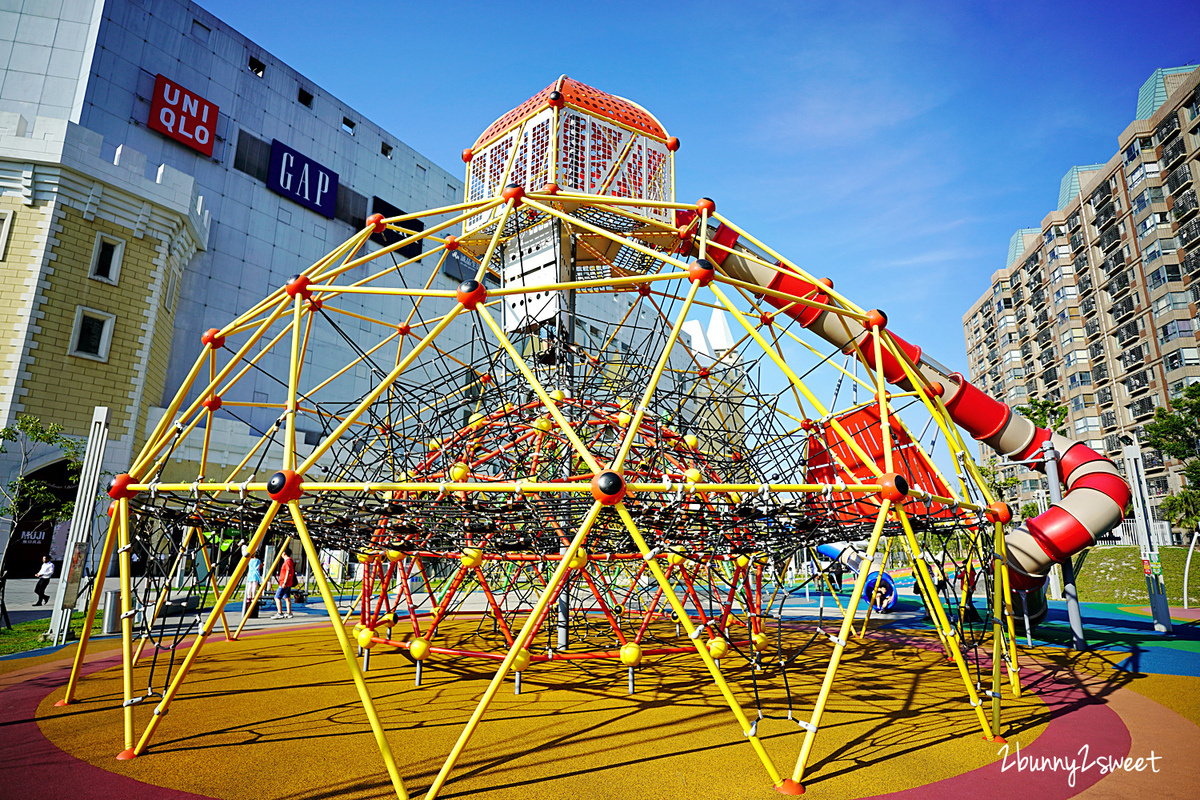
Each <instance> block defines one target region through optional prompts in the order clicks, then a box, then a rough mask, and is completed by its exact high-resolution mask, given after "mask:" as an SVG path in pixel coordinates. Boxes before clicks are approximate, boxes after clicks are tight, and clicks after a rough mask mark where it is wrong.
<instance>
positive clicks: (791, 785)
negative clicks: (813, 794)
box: [775, 778, 804, 795]
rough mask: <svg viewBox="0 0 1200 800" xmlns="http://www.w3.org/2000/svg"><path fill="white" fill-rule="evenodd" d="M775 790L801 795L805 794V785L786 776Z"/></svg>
mask: <svg viewBox="0 0 1200 800" xmlns="http://www.w3.org/2000/svg"><path fill="white" fill-rule="evenodd" d="M775 791H776V792H777V793H779V794H789V795H799V794H804V787H803V786H801V785H800V784H799V783H797V782H796V781H794V780H792V779H791V778H784V779H783V781H781V782H780V784H779V785H778V786H776V787H775Z"/></svg>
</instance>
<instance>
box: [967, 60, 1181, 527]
mask: <svg viewBox="0 0 1200 800" xmlns="http://www.w3.org/2000/svg"><path fill="white" fill-rule="evenodd" d="M1198 158H1200V68H1197V67H1196V66H1186V67H1174V68H1168V69H1158V70H1155V72H1154V74H1153V75H1151V76H1150V78H1149V79H1148V80H1147V81H1146V83H1145V84H1143V86H1142V87H1141V90H1140V91H1139V93H1138V102H1137V112H1136V118H1135V119H1134V120H1133V121H1132V122H1130V123H1129V125H1128V126H1127V127H1126V128H1125V130H1124V131H1123V132H1122V133H1121V134H1120V135H1119V136H1118V137H1117V149H1116V152H1115V153H1114V154H1113V156H1112V157H1111V158H1110V159H1109V160H1108V161H1107V162H1106V163H1104V164H1091V165H1088V166H1078V167H1072V168H1071V170H1070V171H1068V173H1067V174H1066V175H1065V176H1064V178H1063V181H1062V184H1061V186H1060V190H1059V198H1058V207H1057V208H1056V209H1055V210H1054V211H1051V212H1050V213H1049V214H1047V215H1046V217H1045V218H1044V219H1043V220H1042V222H1041V225H1040V227H1037V228H1023V229H1021V230H1019V231H1017V232H1016V233H1015V234H1013V237H1012V240H1011V242H1010V245H1009V253H1008V260H1007V263H1006V264H1005V266H1004V268H1003V269H1000V270H997V271H996V272H995V273H993V274H992V279H991V285H990V286H989V287H988V288H987V290H985V291H984V293H983V294H982V295H981V296H980V298H979V299H978V300H977V301H976V302H975V303H974V304H972V306H971V308H970V309H969V310H968V311H967V313H966V314H964V315H963V318H962V319H963V335H964V337H965V339H966V347H967V362H968V367H969V371H970V379H971V380H972V381H973V382H974V383H976V384H977V385H978V386H980V387H981V388H982V389H984V390H985V391H987V392H988V393H989V394H991V395H992V396H994V397H996V398H998V399H1001V400H1004V401H1005V402H1006V403H1008V404H1009V405H1011V406H1017V405H1021V404H1024V403H1028V402H1029V400H1030V399H1031V398H1040V399H1045V400H1052V401H1055V402H1058V403H1061V404H1063V405H1065V407H1066V408H1067V412H1068V415H1067V420H1066V423H1065V431H1066V433H1068V434H1069V435H1071V436H1073V437H1075V438H1076V439H1078V440H1081V441H1084V442H1086V443H1088V444H1089V446H1091V447H1092V448H1093V449H1095V450H1096V451H1097V452H1101V453H1104V454H1106V455H1108V456H1109V457H1110V458H1113V459H1114V460H1115V461H1117V463H1118V466H1119V467H1121V468H1122V469H1123V465H1122V464H1121V461H1120V458H1119V457H1120V452H1121V447H1122V443H1121V436H1122V435H1123V434H1130V433H1132V434H1138V433H1140V432H1141V430H1142V427H1143V426H1144V425H1145V424H1146V422H1147V421H1149V420H1151V419H1153V418H1154V411H1155V409H1156V408H1159V407H1170V404H1171V399H1172V397H1174V396H1176V395H1177V394H1178V393H1179V392H1181V391H1182V390H1183V387H1185V386H1186V385H1188V384H1189V383H1194V382H1196V381H1200V345H1198V343H1197V337H1198V336H1200V323H1198V321H1197V310H1198V308H1200V215H1198V214H1197V195H1196V180H1197V177H1198V176H1200V163H1198ZM985 455H986V454H985ZM1143 459H1144V461H1145V466H1146V475H1147V485H1148V488H1149V493H1150V495H1151V504H1152V507H1153V508H1155V509H1157V503H1158V502H1159V501H1161V499H1162V498H1163V497H1165V496H1166V495H1167V494H1169V493H1170V492H1172V491H1175V490H1176V489H1178V488H1179V487H1180V477H1179V471H1178V466H1179V465H1178V464H1177V463H1174V462H1173V461H1172V460H1170V459H1165V458H1164V457H1163V455H1162V454H1161V453H1159V452H1157V451H1155V450H1152V449H1150V448H1143ZM1020 479H1021V484H1020V492H1019V496H1018V498H1017V501H1018V502H1019V503H1021V504H1025V503H1028V502H1038V503H1039V504H1044V503H1045V500H1046V498H1045V491H1044V488H1043V486H1042V482H1041V480H1040V478H1039V476H1037V475H1036V473H1031V472H1027V471H1023V472H1021V474H1020Z"/></svg>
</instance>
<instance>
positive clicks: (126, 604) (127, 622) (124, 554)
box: [117, 497, 133, 752]
mask: <svg viewBox="0 0 1200 800" xmlns="http://www.w3.org/2000/svg"><path fill="white" fill-rule="evenodd" d="M117 516H118V517H119V518H120V522H119V523H118V530H119V531H120V534H119V535H120V541H121V548H120V549H119V550H118V551H117V553H118V556H119V560H120V564H121V661H122V664H123V666H122V670H121V688H122V694H123V695H124V697H125V702H124V704H123V708H122V711H123V712H124V713H123V716H124V718H125V720H124V722H125V726H124V730H125V751H124V752H129V748H131V747H133V584H132V578H133V559H132V558H131V553H130V550H132V544H131V539H132V537H131V536H130V534H129V498H127V497H123V498H121V499H120V500H119V501H117Z"/></svg>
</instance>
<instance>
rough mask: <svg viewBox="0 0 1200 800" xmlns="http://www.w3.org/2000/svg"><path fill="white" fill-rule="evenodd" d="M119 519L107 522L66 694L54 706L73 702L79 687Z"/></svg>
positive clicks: (116, 517) (111, 519) (111, 518)
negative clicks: (106, 533) (80, 674)
mask: <svg viewBox="0 0 1200 800" xmlns="http://www.w3.org/2000/svg"><path fill="white" fill-rule="evenodd" d="M118 519H119V517H118V516H117V515H116V514H113V515H112V516H111V517H110V518H109V520H108V535H107V536H106V537H105V538H104V550H103V551H102V552H101V554H100V563H99V564H97V565H96V575H95V577H94V578H93V581H94V583H93V585H92V599H91V601H89V602H88V610H87V614H85V615H84V618H83V630H82V631H80V633H79V645H78V647H77V648H76V649H75V662H74V663H73V664H72V665H71V677H69V678H68V679H67V694H66V696H65V697H63V699H62V700H59V701H58V702H57V703H55V705H59V706H66V705H70V704H71V703H73V702H75V690H76V688H78V686H79V677H80V676H79V671H80V670H81V669H82V668H83V658H84V656H85V655H86V654H87V646H88V639H90V638H91V636H92V625H93V623H95V621H96V609H98V608H99V607H100V595H101V594H103V593H104V577H105V576H106V575H107V574H108V565H109V562H110V561H112V554H113V550H114V549H115V546H116V542H117V537H118V535H119V534H118V528H119V522H118Z"/></svg>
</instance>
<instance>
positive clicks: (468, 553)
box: [459, 547, 483, 569]
mask: <svg viewBox="0 0 1200 800" xmlns="http://www.w3.org/2000/svg"><path fill="white" fill-rule="evenodd" d="M459 560H461V561H462V565H463V566H464V567H466V568H468V569H471V568H473V567H478V566H479V565H480V564H482V563H483V551H482V550H480V549H479V548H478V547H465V548H463V551H462V556H460V557H459Z"/></svg>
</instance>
